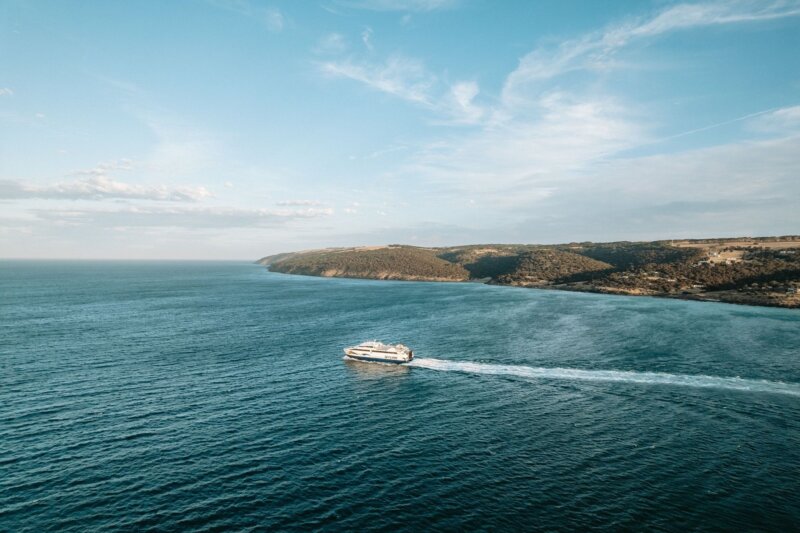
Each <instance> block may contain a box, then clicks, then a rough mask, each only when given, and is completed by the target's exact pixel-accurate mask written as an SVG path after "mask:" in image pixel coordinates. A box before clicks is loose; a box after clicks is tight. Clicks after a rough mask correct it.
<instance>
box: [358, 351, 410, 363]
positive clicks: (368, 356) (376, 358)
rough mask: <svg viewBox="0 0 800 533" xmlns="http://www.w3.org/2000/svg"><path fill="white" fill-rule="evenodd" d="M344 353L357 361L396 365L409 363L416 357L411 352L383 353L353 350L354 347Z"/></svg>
mask: <svg viewBox="0 0 800 533" xmlns="http://www.w3.org/2000/svg"><path fill="white" fill-rule="evenodd" d="M344 353H345V355H347V357H349V358H350V359H355V360H356V361H368V362H370V363H390V364H395V365H400V364H403V363H408V362H409V361H411V360H412V359H413V358H414V356H413V355H411V354H408V355H406V354H399V353H398V354H388V353H387V354H383V353H374V352H368V351H362V350H353V349H352V348H348V349H346V350H345V351H344Z"/></svg>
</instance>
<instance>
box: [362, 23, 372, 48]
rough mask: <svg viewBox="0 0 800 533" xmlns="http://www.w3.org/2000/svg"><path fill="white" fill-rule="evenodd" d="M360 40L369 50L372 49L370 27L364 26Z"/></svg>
mask: <svg viewBox="0 0 800 533" xmlns="http://www.w3.org/2000/svg"><path fill="white" fill-rule="evenodd" d="M361 42H363V43H364V46H365V47H366V49H367V50H369V51H370V52H372V51H373V50H374V47H373V46H372V28H370V27H367V28H364V31H362V32H361Z"/></svg>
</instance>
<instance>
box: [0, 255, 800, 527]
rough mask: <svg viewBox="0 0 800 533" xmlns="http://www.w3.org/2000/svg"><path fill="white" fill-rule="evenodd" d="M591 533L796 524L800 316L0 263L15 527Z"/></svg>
mask: <svg viewBox="0 0 800 533" xmlns="http://www.w3.org/2000/svg"><path fill="white" fill-rule="evenodd" d="M372 338H378V339H382V340H385V341H397V342H404V343H407V344H409V345H411V346H412V348H414V350H415V353H416V354H417V356H418V358H419V359H418V360H416V361H415V363H414V365H415V366H414V367H389V366H383V365H375V364H369V363H356V362H348V361H344V360H343V359H342V351H341V350H342V348H343V347H344V346H347V345H350V344H353V343H357V342H359V341H362V340H367V339H372ZM589 528H595V529H600V530H619V529H648V530H651V529H652V530H666V531H684V530H686V529H697V530H773V531H788V530H792V529H794V530H797V529H798V528H800V312H798V311H791V310H779V309H765V308H753V307H739V306H732V305H725V304H713V303H700V302H683V301H674V300H660V299H649V298H629V297H615V296H603V295H590V294H575V293H565V292H550V291H537V290H528V289H514V288H506V287H491V286H485V285H477V284H441V283H405V282H373V281H356V280H333V279H316V278H306V277H294V276H285V275H281V274H272V273H269V272H267V271H266V270H264V269H263V268H261V267H258V266H255V265H248V264H236V263H113V262H109V263H84V262H63V263H58V262H2V263H0V531H15V532H16V531H30V532H40V531H76V532H77V531H96V530H127V531H131V530H144V531H147V530H152V531H176V530H197V531H210V530H272V531H277V530H308V529H328V530H347V531H360V530H389V529H392V530H405V531H434V530H456V529H468V530H549V531H552V530H564V531H575V530H586V529H589Z"/></svg>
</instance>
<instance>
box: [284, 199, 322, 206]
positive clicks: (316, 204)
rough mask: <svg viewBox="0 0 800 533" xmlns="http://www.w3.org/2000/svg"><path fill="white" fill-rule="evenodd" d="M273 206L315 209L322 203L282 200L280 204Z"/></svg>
mask: <svg viewBox="0 0 800 533" xmlns="http://www.w3.org/2000/svg"><path fill="white" fill-rule="evenodd" d="M275 205H278V206H284V207H290V206H306V207H317V206H321V205H323V203H322V202H319V201H317V200H283V201H280V202H275Z"/></svg>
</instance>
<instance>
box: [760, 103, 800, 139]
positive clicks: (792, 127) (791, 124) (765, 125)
mask: <svg viewBox="0 0 800 533" xmlns="http://www.w3.org/2000/svg"><path fill="white" fill-rule="evenodd" d="M757 115H758V116H753V118H752V120H751V121H750V124H751V126H752V127H753V128H754V129H756V130H758V131H764V132H769V133H775V132H779V133H787V132H792V133H794V132H798V131H800V105H796V106H790V107H783V108H780V109H775V110H769V111H765V112H762V113H758V114H757ZM748 118H750V117H748Z"/></svg>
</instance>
